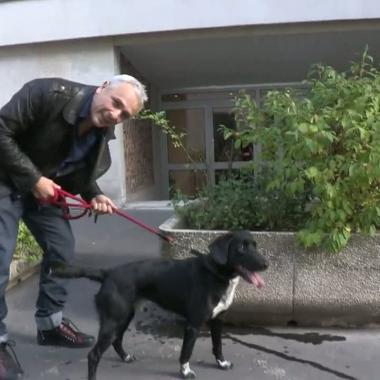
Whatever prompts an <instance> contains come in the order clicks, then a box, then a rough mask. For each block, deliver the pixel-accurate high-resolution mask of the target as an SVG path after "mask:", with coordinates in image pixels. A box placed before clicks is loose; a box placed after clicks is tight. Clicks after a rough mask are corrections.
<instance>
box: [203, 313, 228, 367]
mask: <svg viewBox="0 0 380 380" xmlns="http://www.w3.org/2000/svg"><path fill="white" fill-rule="evenodd" d="M208 325H209V327H210V332H211V340H212V353H213V354H214V356H215V359H216V363H217V364H218V367H219V368H221V369H231V368H232V367H233V363H231V362H230V361H228V360H225V359H224V356H223V352H222V329H223V321H222V320H221V319H218V318H214V319H210V320H209V321H208Z"/></svg>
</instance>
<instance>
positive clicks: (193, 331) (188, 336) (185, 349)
mask: <svg viewBox="0 0 380 380" xmlns="http://www.w3.org/2000/svg"><path fill="white" fill-rule="evenodd" d="M198 334H199V328H198V327H194V326H192V325H190V324H186V326H185V333H184V337H183V343H182V349H181V356H180V358H179V362H180V364H181V367H180V373H181V376H182V377H183V378H185V379H194V378H195V372H194V371H193V370H192V369H191V368H190V363H189V360H190V357H191V354H192V353H193V349H194V345H195V341H196V340H197V337H198Z"/></svg>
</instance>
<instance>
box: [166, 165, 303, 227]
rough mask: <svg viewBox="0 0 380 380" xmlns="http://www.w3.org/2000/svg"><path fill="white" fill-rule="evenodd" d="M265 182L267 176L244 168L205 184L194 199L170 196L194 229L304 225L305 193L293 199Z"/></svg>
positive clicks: (180, 213) (184, 218) (187, 223)
mask: <svg viewBox="0 0 380 380" xmlns="http://www.w3.org/2000/svg"><path fill="white" fill-rule="evenodd" d="M268 182H269V177H264V176H262V177H261V178H260V180H257V178H256V179H255V178H254V177H253V175H252V173H249V172H248V171H244V170H243V171H241V172H240V174H239V175H233V176H230V177H228V178H224V179H221V180H220V181H219V182H218V184H216V185H214V186H208V187H206V188H204V189H203V190H201V191H200V192H199V193H198V194H197V196H198V198H197V200H196V201H192V200H190V199H188V198H186V197H185V196H184V195H183V194H180V193H177V195H176V196H175V198H174V199H173V203H174V207H175V212H176V214H177V215H179V216H180V217H182V218H183V220H184V222H185V224H186V226H188V227H190V228H196V229H210V230H216V229H222V230H234V229H242V228H243V229H251V230H252V229H259V230H272V231H273V230H276V231H284V230H287V231H289V230H294V229H296V228H298V227H299V226H301V225H303V223H304V220H305V213H304V211H303V208H302V207H303V206H302V205H304V204H305V203H307V194H306V193H303V194H299V195H298V196H299V199H296V198H295V197H293V196H288V195H287V194H283V193H281V191H279V190H278V189H271V190H268V189H267V188H266V184H267V183H268ZM301 197H302V198H303V199H300V198H301ZM184 204H185V207H183V205H184Z"/></svg>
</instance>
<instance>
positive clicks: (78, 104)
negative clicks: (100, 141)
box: [63, 86, 116, 140]
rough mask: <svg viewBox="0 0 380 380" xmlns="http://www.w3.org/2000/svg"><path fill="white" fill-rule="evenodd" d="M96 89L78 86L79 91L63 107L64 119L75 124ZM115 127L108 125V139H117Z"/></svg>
mask: <svg viewBox="0 0 380 380" xmlns="http://www.w3.org/2000/svg"><path fill="white" fill-rule="evenodd" d="M95 90H96V86H83V87H80V88H77V91H76V92H75V93H74V95H73V97H72V98H71V100H70V101H69V102H68V103H67V104H66V106H65V107H64V109H63V117H64V119H65V120H66V121H67V122H68V123H69V124H71V125H75V124H76V122H77V120H78V116H79V114H80V112H81V110H82V107H83V105H84V103H85V102H86V100H87V99H88V97H89V96H91V93H94V92H95ZM114 129H115V127H108V128H105V129H104V133H103V135H104V136H105V137H106V139H107V140H112V139H115V138H116V137H115V131H114Z"/></svg>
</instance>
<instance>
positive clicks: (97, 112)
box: [90, 82, 140, 128]
mask: <svg viewBox="0 0 380 380" xmlns="http://www.w3.org/2000/svg"><path fill="white" fill-rule="evenodd" d="M139 110H140V104H139V99H138V97H137V95H136V93H135V90H134V89H133V87H132V85H130V84H129V83H123V82H121V83H117V84H116V85H113V86H112V87H111V86H110V85H109V84H108V82H105V83H104V84H103V85H102V86H101V87H98V88H97V89H96V91H95V94H94V98H93V101H92V104H91V111H90V117H91V121H92V124H93V125H94V126H95V127H98V128H104V127H110V126H112V125H115V124H118V123H121V122H123V121H124V120H126V119H128V118H130V117H132V116H134V115H136V114H137V113H138V112H139Z"/></svg>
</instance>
